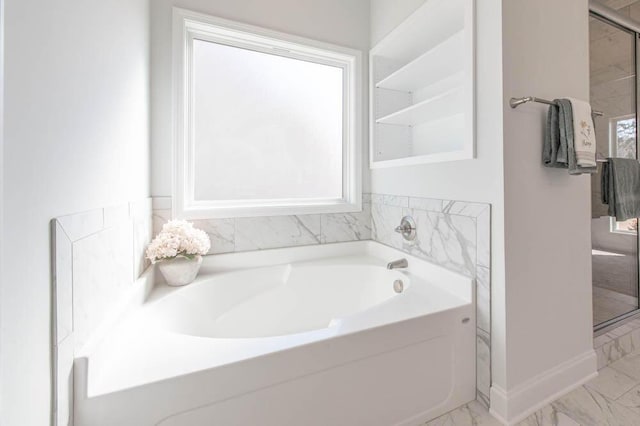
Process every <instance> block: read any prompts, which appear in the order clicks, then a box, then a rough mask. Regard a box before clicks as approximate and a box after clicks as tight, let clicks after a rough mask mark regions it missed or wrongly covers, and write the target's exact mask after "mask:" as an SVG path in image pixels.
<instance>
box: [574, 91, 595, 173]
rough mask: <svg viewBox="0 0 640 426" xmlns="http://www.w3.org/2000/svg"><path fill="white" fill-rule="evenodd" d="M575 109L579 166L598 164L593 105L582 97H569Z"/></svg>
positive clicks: (575, 138) (576, 150) (575, 137)
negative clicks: (581, 98) (592, 113)
mask: <svg viewBox="0 0 640 426" xmlns="http://www.w3.org/2000/svg"><path fill="white" fill-rule="evenodd" d="M567 99H568V100H569V101H570V102H571V109H572V110H573V145H574V149H575V152H576V162H577V163H578V166H579V167H595V166H596V131H595V129H594V126H593V117H592V116H591V105H589V103H588V102H585V101H581V100H580V99H573V98H567Z"/></svg>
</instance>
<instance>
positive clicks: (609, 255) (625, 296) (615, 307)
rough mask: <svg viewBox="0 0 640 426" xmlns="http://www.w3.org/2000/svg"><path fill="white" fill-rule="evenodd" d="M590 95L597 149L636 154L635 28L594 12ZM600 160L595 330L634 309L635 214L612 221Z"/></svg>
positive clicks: (594, 187) (594, 191)
mask: <svg viewBox="0 0 640 426" xmlns="http://www.w3.org/2000/svg"><path fill="white" fill-rule="evenodd" d="M589 36H590V37H589V38H590V40H589V50H590V89H591V90H590V92H591V93H590V96H591V105H592V107H593V109H594V110H599V111H602V112H603V113H604V115H603V116H597V117H594V121H595V128H596V140H597V152H598V154H599V156H601V157H623V158H634V159H637V158H638V126H637V125H636V123H637V116H638V107H637V106H638V78H637V75H638V73H637V70H638V61H637V55H638V46H639V44H638V33H636V32H635V31H634V30H632V29H629V28H627V27H625V26H622V25H619V24H618V23H615V22H613V21H610V20H607V19H606V18H604V17H601V16H598V15H596V14H593V13H592V14H591V16H590V17H589ZM601 176H602V166H601V165H599V166H598V173H597V174H595V175H592V177H591V179H592V181H591V213H592V215H591V216H592V219H591V253H592V257H591V258H592V266H593V269H592V270H593V325H594V329H595V330H596V331H598V330H600V329H603V328H606V327H609V326H611V325H613V324H616V323H618V322H619V321H621V320H624V319H626V318H629V317H631V316H633V315H635V314H636V313H640V310H639V305H638V289H639V287H640V286H639V281H638V267H639V262H638V219H637V218H636V219H630V220H626V221H622V222H621V221H616V220H615V218H612V217H609V216H607V206H606V205H604V204H602V201H601V190H600V179H601Z"/></svg>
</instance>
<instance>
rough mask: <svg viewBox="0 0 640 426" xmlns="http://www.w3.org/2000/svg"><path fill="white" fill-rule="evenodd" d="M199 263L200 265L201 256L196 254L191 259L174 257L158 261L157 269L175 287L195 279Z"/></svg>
mask: <svg viewBox="0 0 640 426" xmlns="http://www.w3.org/2000/svg"><path fill="white" fill-rule="evenodd" d="M200 265H202V256H196V257H194V258H193V259H188V258H186V257H175V258H173V259H166V260H163V261H161V262H158V269H160V272H162V276H164V279H165V281H166V282H167V284H168V285H170V286H174V287H177V286H181V285H187V284H189V283H190V282H192V281H193V280H195V279H196V276H197V275H198V271H199V270H200Z"/></svg>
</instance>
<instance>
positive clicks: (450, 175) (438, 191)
mask: <svg viewBox="0 0 640 426" xmlns="http://www.w3.org/2000/svg"><path fill="white" fill-rule="evenodd" d="M423 3H424V0H394V1H389V0H372V2H371V39H372V43H373V44H375V43H376V42H377V41H379V40H380V39H381V38H382V37H384V35H386V34H387V33H388V32H389V31H391V30H392V29H393V28H395V26H397V25H398V24H399V23H400V22H402V20H403V19H404V18H406V17H407V16H409V15H410V14H411V13H412V12H413V11H414V10H415V9H416V8H418V7H419V6H421V5H422V4H423ZM501 3H502V2H501V0H477V1H476V8H477V10H476V25H477V28H476V97H477V103H476V120H477V126H476V149H477V158H476V159H475V160H467V161H455V162H449V163H439V164H426V165H418V166H411V167H399V168H389V169H377V170H372V173H371V188H372V192H374V193H381V194H397V195H412V196H417V197H430V198H441V199H446V200H461V201H476V202H484V203H490V204H491V205H492V210H491V223H492V230H491V239H492V241H491V281H492V296H491V304H492V314H491V315H492V330H491V340H492V369H493V375H494V377H495V376H498V377H503V376H504V374H505V373H504V371H503V370H504V364H505V361H504V350H503V349H502V348H501V347H500V345H501V344H503V342H504V324H505V319H504V287H505V286H504V248H503V241H504V237H503V227H502V223H503V175H502V169H503V166H502V51H501V45H502V33H501V27H502V23H501V22H502V21H501V16H502V10H501V7H502V6H501ZM501 342H502V343H501ZM494 345H495V348H494Z"/></svg>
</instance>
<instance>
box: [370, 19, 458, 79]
mask: <svg viewBox="0 0 640 426" xmlns="http://www.w3.org/2000/svg"><path fill="white" fill-rule="evenodd" d="M463 36H464V32H463V31H459V32H457V33H456V34H454V35H453V36H451V37H449V38H448V39H446V40H445V41H443V42H442V43H440V44H439V45H437V46H436V47H434V48H433V49H432V50H429V51H428V52H426V53H424V54H423V55H421V56H419V57H418V58H417V59H415V60H413V61H411V62H409V63H408V64H406V65H405V66H403V67H402V68H400V69H399V70H397V71H395V72H394V73H392V74H391V75H389V76H388V77H386V78H384V79H382V80H381V81H380V82H378V84H376V87H378V88H381V89H390V90H399V91H403V92H414V91H416V90H418V89H421V88H423V87H424V85H425V81H430V82H435V81H440V80H442V79H444V78H446V77H448V76H450V75H452V74H455V73H456V72H460V71H462V69H463V61H462V57H461V56H460V55H459V54H458V52H460V51H462V49H463V47H464V39H463Z"/></svg>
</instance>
